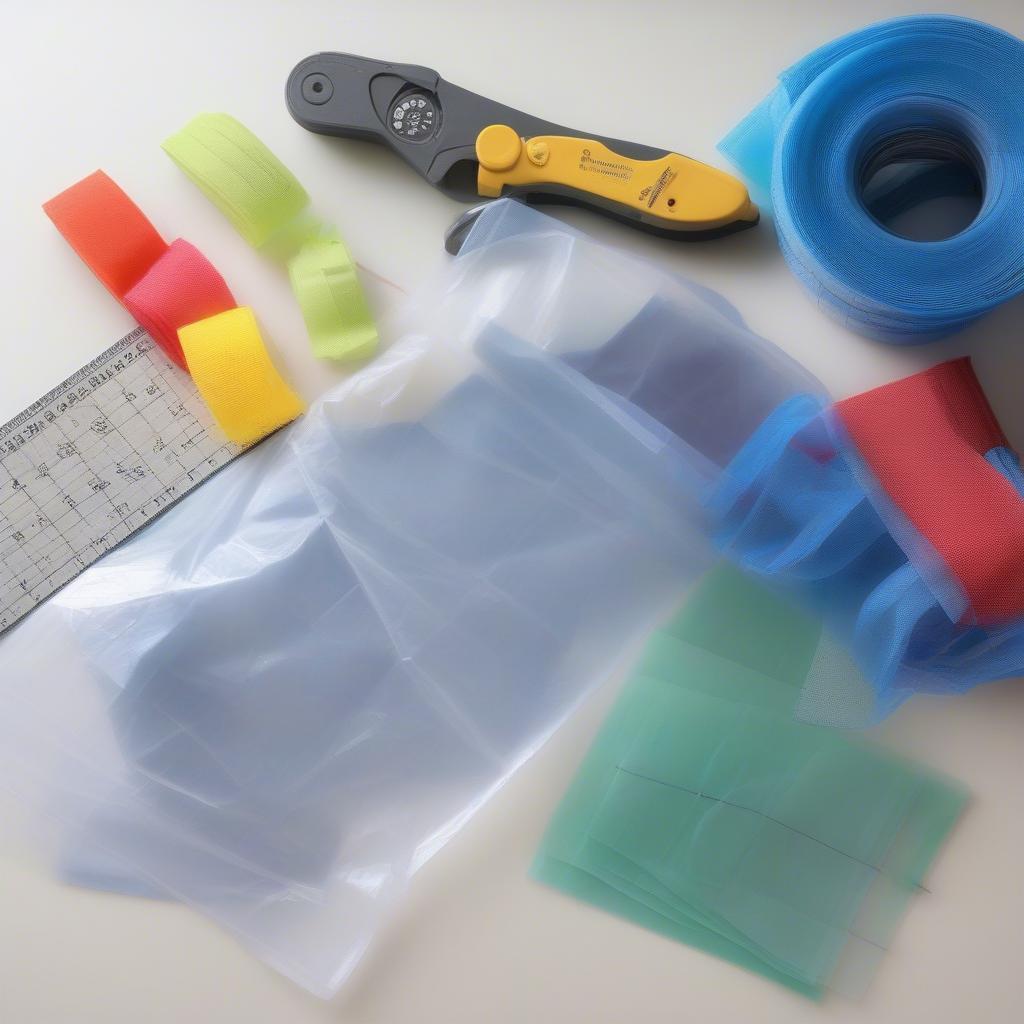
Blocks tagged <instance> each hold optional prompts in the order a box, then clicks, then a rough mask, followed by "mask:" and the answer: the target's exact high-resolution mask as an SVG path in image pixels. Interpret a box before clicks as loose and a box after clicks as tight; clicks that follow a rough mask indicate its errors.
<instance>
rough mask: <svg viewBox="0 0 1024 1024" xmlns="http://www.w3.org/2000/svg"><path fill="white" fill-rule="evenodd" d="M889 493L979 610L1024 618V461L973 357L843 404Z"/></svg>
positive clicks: (839, 407) (992, 618) (853, 434)
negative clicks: (998, 416)
mask: <svg viewBox="0 0 1024 1024" xmlns="http://www.w3.org/2000/svg"><path fill="white" fill-rule="evenodd" d="M836 416H837V417H838V419H839V422H840V423H841V424H842V426H843V429H844V430H845V432H846V434H847V436H848V437H849V439H850V442H851V443H852V445H853V447H854V448H855V449H856V451H857V452H858V454H859V456H860V458H861V459H863V460H864V463H865V466H866V467H867V469H869V470H870V472H871V473H872V474H873V476H874V477H875V479H877V481H878V483H879V486H880V487H881V488H882V490H883V491H884V492H885V494H886V496H887V497H888V498H889V499H890V500H891V501H892V502H893V503H894V504H895V505H896V507H897V508H898V509H899V510H900V512H901V513H902V514H903V515H904V516H905V517H906V518H907V520H908V521H909V522H910V524H911V525H912V526H913V527H914V529H915V530H917V532H918V533H919V534H920V535H921V536H922V537H923V538H924V540H925V541H926V542H927V544H928V546H929V547H930V548H931V549H932V550H934V552H935V553H936V554H937V555H938V557H939V558H940V559H941V560H942V562H943V564H944V565H945V566H946V567H948V569H949V571H950V573H951V574H952V575H953V576H954V577H955V579H956V581H957V584H958V585H959V587H960V588H961V589H962V590H963V592H964V593H965V595H966V597H967V601H968V604H969V619H970V621H971V622H975V623H978V624H979V625H983V626H993V625H1000V624H1002V623H1006V622H1010V621H1013V620H1014V619H1018V618H1022V617H1024V493H1022V489H1021V480H1022V477H1021V474H1020V462H1019V460H1018V458H1017V456H1016V454H1015V453H1014V452H1012V451H1011V450H1010V447H1009V442H1008V441H1007V439H1006V435H1005V434H1004V433H1003V431H1002V428H1001V427H1000V426H999V423H998V421H997V420H996V417H995V413H994V412H993V411H992V408H991V406H990V405H989V403H988V399H987V398H986V397H985V393H984V392H983V391H982V388H981V384H980V383H979V382H978V378H977V377H976V376H975V374H974V369H973V368H972V366H971V361H970V360H969V359H958V360H955V361H953V362H949V363H943V364H941V365H940V366H936V367H933V368H932V369H930V370H926V371H925V372H924V373H918V374H915V375H914V376H912V377H907V378H906V379H904V380H901V381H897V382H895V383H893V384H888V385H886V386H885V387H882V388H877V389H875V390H874V391H869V392H867V394H863V395H858V396H856V397H854V398H849V399H846V400H845V401H842V402H838V403H837V404H836Z"/></svg>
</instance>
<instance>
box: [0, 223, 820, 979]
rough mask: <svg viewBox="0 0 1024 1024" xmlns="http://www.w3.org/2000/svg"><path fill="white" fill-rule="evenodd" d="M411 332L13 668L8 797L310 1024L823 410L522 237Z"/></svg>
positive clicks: (734, 325)
mask: <svg viewBox="0 0 1024 1024" xmlns="http://www.w3.org/2000/svg"><path fill="white" fill-rule="evenodd" d="M652 317H653V318H654V320H655V321H656V329H653V330H652V328H651V319H652ZM402 322H403V323H404V324H405V327H404V329H402V330H401V331H400V334H401V337H400V340H398V341H397V342H396V344H395V345H394V346H393V347H392V348H391V349H390V351H388V352H387V353H386V354H385V355H384V356H383V357H382V358H381V359H379V360H378V361H377V362H376V363H374V364H373V365H371V366H369V367H367V368H366V369H365V370H364V371H362V372H361V373H359V374H358V375H357V376H355V377H354V378H352V379H351V380H350V381H349V382H347V383H346V384H344V385H342V386H341V387H339V388H338V389H336V390H335V391H334V392H333V393H332V394H330V395H328V396H327V397H326V398H324V399H322V400H321V401H320V402H318V403H317V404H316V405H315V406H314V407H313V408H312V409H311V411H310V412H309V414H308V415H307V416H306V417H305V418H304V419H303V420H302V421H300V422H298V423H296V424H295V425H293V426H292V427H290V428H288V429H287V430H285V431H282V432H281V433H280V434H278V435H277V436H275V437H273V438H271V439H270V440H268V441H267V442H265V443H264V444H262V445H261V446H260V447H259V448H257V449H256V450H254V451H252V452H251V453H249V454H248V455H246V456H245V457H244V458H242V459H240V460H238V461H237V462H236V463H234V464H232V465H231V466H229V467H227V468H226V469H225V470H224V471H222V472H221V473H220V474H219V475H218V476H217V477H216V478H215V479H213V480H212V481H210V482H209V483H207V484H206V485H204V487H203V488H202V489H201V490H200V491H198V492H197V493H196V494H195V495H193V496H190V497H189V498H188V499H187V500H185V501H183V502H181V503H180V504H179V505H178V506H176V507H175V508H174V509H172V510H171V511H170V512H169V513H168V514H167V515H165V516H164V517H162V518H161V519H160V520H159V521H157V522H156V523H154V524H152V525H151V526H150V527H149V528H148V529H147V530H146V531H144V532H143V533H141V534H140V535H138V536H137V537H135V538H134V539H133V540H132V541H131V542H129V543H128V544H126V545H124V546H123V547H122V548H120V549H119V550H117V551H115V552H113V553H111V554H110V555H108V556H107V557H106V558H105V559H104V560H103V561H102V562H100V563H98V564H97V565H96V566H94V567H93V568H92V569H91V570H90V571H89V572H88V573H86V574H85V575H84V576H82V577H81V578H80V579H79V580H78V581H76V582H75V583H74V584H72V585H71V586H69V587H68V588H67V589H66V590H64V591H63V592H62V593H61V594H60V595H59V596H58V597H57V598H56V599H55V600H54V601H52V602H51V603H50V604H49V605H47V606H46V607H45V608H43V609H41V610H40V611H38V612H37V613H36V614H35V615H33V616H32V617H30V618H29V619H28V620H26V621H25V622H24V623H23V624H22V625H20V626H19V627H18V628H17V629H16V630H15V631H14V632H13V633H12V634H11V635H10V636H8V637H6V638H5V640H4V642H3V645H2V647H0V658H2V665H3V683H2V686H0V762H2V763H0V773H2V778H3V779H4V781H5V782H6V783H7V784H8V785H10V786H12V787H13V788H15V789H16V790H18V791H19V792H20V793H21V794H22V795H23V796H24V797H25V798H26V799H27V800H28V801H29V802H30V803H31V804H32V805H33V806H35V807H39V808H40V809H42V810H44V811H45V812H47V816H48V818H49V819H50V820H52V821H54V822H57V823H58V828H57V842H58V846H59V850H60V853H59V857H60V861H61V864H62V867H63V870H64V871H65V873H66V874H67V875H68V877H71V878H74V879H77V880H82V881H86V882H88V883H89V884H94V885H98V886H101V887H109V888H118V889H123V890H128V891H135V892H139V891H142V892H154V893H162V894H166V895H169V896H172V897H175V898H178V899H181V900H184V901H186V902H188V903H190V904H192V905H193V906H195V907H197V908H198V909H200V910H202V911H203V912H205V913H206V914H208V915H209V916H210V917H212V918H213V919H215V920H216V921H218V922H220V923H221V924H222V925H224V926H225V927H227V928H229V929H230V930H231V931H233V932H234V933H235V934H237V935H238V936H239V937H240V938H241V939H242V940H243V941H244V942H245V943H246V944H247V945H248V946H249V947H250V948H251V949H253V951H254V952H256V953H257V954H258V955H259V956H261V957H262V958H263V959H264V960H266V961H267V962H268V963H270V964H271V965H273V966H274V967H275V968H277V969H278V970H280V971H281V972H283V973H284V974H286V975H288V976H289V977H291V978H292V979H294V980H295V981H297V982H298V983H299V984H301V985H303V986H305V987H306V988H308V989H309V990H311V991H312V992H315V993H317V994H319V995H321V996H327V995H329V994H331V993H332V992H334V991H335V990H336V989H337V988H338V986H339V985H340V984H341V983H342V982H343V981H344V979H345V978H346V976H347V975H348V974H349V973H350V971H351V970H352V968H353V967H354V966H355V964H356V963H357V961H358V960H359V958H360V956H361V955H362V953H363V951H364V950H365V948H366V946H367V944H368V943H369V941H370V939H371V938H372V936H373V933H374V931H375V929H376V928H377V927H378V925H379V923H380V921H381V918H382V916H383V914H384V913H385V912H386V910H387V908H388V907H389V906H390V905H391V904H392V903H393V901H394V900H395V898H396V897H397V896H398V895H399V894H400V893H401V891H402V889H403V887H404V886H405V884H406V882H407V880H408V879H409V877H410V876H411V874H412V873H413V872H414V871H415V870H416V869H417V868H418V867H419V866H420V865H422V864H423V863H424V861H426V860H427V859H428V858H429V857H430V856H431V855H432V854H433V853H435V852H436V851H437V850H438V849H439V848H440V847H441V846H442V845H443V844H444V843H445V842H446V841H447V840H448V839H449V838H450V837H451V836H452V835H453V834H454V833H455V832H456V831H457V830H458V829H459V827H460V826H461V825H462V824H463V823H464V822H465V821H466V820H467V819H468V817H469V816H470V815H471V814H472V813H473V812H474V811H475V809H476V808H477V807H479V806H480V804H481V803H482V802H483V801H484V800H486V799H487V797H488V796H489V795H490V794H491V793H492V792H494V791H495V789H497V788H498V787H499V786H500V785H501V784H502V783H503V781H504V780H505V779H507V778H508V776H509V774H510V773H511V772H512V771H513V770H514V769H515V768H516V766H517V765H519V764H520V763H522V761H523V760H524V759H526V758H527V757H529V756H530V755H531V754H532V753H533V752H534V751H535V750H536V749H537V747H538V746H539V745H540V744H541V743H542V742H543V741H544V739H545V738H546V737H547V736H548V735H549V734H550V733H551V731H552V730H553V729H554V728H556V727H557V725H558V724H559V722H561V721H562V720H563V718H564V717H565V716H566V715H567V714H568V713H569V712H570V711H571V710H572V708H573V707H574V706H575V705H576V704H577V702H578V701H579V700H580V699H581V698H582V697H583V696H584V695H585V694H586V693H587V692H588V690H589V689H590V688H591V687H592V686H593V685H594V684H596V683H597V682H598V681H600V680H601V679H602V678H604V677H605V676H606V675H607V674H608V673H609V672H610V671H611V670H612V668H613V667H614V665H615V663H616V661H617V659H619V658H620V657H622V656H623V655H624V654H625V653H626V652H628V650H629V649H630V647H631V646H633V645H635V644H636V643H638V642H639V641H640V640H641V639H642V638H643V636H644V635H645V634H646V633H647V632H648V631H649V630H650V629H651V628H652V626H653V625H654V624H655V623H656V622H657V621H659V619H660V618H661V617H662V616H663V615H664V614H665V613H666V612H667V610H668V609H669V608H670V607H671V606H672V604H673V602H675V601H676V600H678V598H679V596H680V594H681V593H682V592H683V591H684V589H685V587H686V586H687V584H688V583H689V582H690V581H691V580H692V579H694V578H695V577H696V576H697V575H698V574H699V573H701V572H702V571H704V570H705V569H706V568H707V566H708V565H709V564H710V563H711V561H712V559H713V553H712V550H711V545H710V543H709V540H708V536H709V530H708V523H707V517H706V510H705V507H704V498H705V496H706V494H707V491H708V487H709V486H711V484H712V483H713V481H714V479H715V477H716V473H717V467H719V466H721V465H722V464H723V462H724V461H725V460H726V459H728V458H729V457H730V456H731V455H732V454H733V451H734V450H735V448H736V447H737V446H738V445H739V444H740V443H742V439H743V438H742V436H741V435H742V434H743V433H744V431H745V430H746V429H747V428H746V427H744V428H743V429H740V430H737V426H736V425H737V423H741V424H742V423H748V424H749V429H753V428H754V427H755V426H756V424H757V422H759V421H760V419H762V418H763V416H764V415H766V414H767V411H768V410H770V409H771V408H772V407H773V406H774V405H775V404H777V403H778V401H779V400H780V399H781V398H784V397H786V396H787V394H794V393H796V392H800V391H807V390H819V391H820V386H818V385H817V383H816V382H815V381H814V380H813V378H811V377H810V376H809V375H808V374H807V373H806V372H805V371H803V370H802V369H801V368H800V367H799V366H797V364H795V363H793V362H792V360H790V359H788V357H786V356H784V355H783V354H782V353H781V352H779V351H778V350H777V349H775V348H774V347H773V346H771V345H769V344H768V343H767V342H764V341H763V340H761V339H759V338H756V337H755V336H754V335H752V334H751V333H750V332H749V331H747V329H746V328H745V327H744V326H743V325H742V322H741V321H740V320H739V318H738V316H737V315H736V314H735V313H734V311H732V310H731V308H729V307H728V306H726V305H725V304H724V303H722V302H721V300H719V299H717V298H716V297H712V296H709V294H708V293H706V292H705V291H704V290H703V289H700V288H698V287H697V286H693V285H689V284H687V283H686V282H684V281H681V280H679V279H676V278H674V277H671V276H669V275H666V274H664V273H662V272H661V271H659V270H658V269H657V268H655V267H652V266H650V265H647V264H644V263H640V262H638V261H635V260H632V259H630V258H629V257H626V256H624V255H623V254H620V253H617V252H615V251H614V250H610V249H607V248H606V247H603V246H601V245H599V244H597V243H595V242H593V241H590V240H588V239H586V238H585V237H583V236H580V235H578V234H576V233H575V232H573V231H571V230H569V229H566V228H565V227H563V226H560V225H558V224H557V223H556V222H554V221H551V220H549V219H548V218H547V217H544V216H543V215H541V214H539V213H536V212H535V211H531V210H529V209H526V208H524V207H521V206H519V205H517V204H514V203H496V204H493V205H492V206H491V207H489V208H488V209H487V211H486V212H485V213H484V214H483V215H482V216H481V217H480V219H479V221H478V224H477V226H476V227H475V228H474V231H473V232H472V234H471V235H470V236H469V238H468V240H467V243H466V245H465V247H464V250H463V252H462V254H461V255H460V257H459V258H458V259H457V260H456V261H454V262H453V263H451V264H449V265H448V266H447V267H446V268H445V270H444V271H443V272H442V273H441V274H440V275H439V277H438V278H437V279H436V280H434V281H433V282H431V284H430V285H429V286H428V287H427V288H426V289H425V290H424V291H423V292H422V293H421V294H420V296H419V297H418V298H417V299H415V300H414V301H412V302H411V303H410V305H409V307H408V308H407V310H406V311H405V314H404V317H403V318H402ZM631 332H632V334H633V335H634V336H638V337H640V338H642V339H644V342H645V343H644V344H643V345H642V346H640V347H639V348H636V349H632V348H629V346H625V347H623V344H622V342H623V340H624V339H627V340H628V338H629V337H630V333H631ZM630 352H632V353H633V355H632V356H631V357H630V358H627V359H626V360H625V361H623V359H622V356H623V354H624V353H625V354H626V355H629V353H630ZM581 368H583V372H581ZM588 373H589V374H590V375H591V376H592V377H593V378H594V379H593V380H592V379H590V378H589V377H588V376H587V374H588ZM622 373H628V374H631V375H632V376H631V380H632V383H631V384H630V388H633V389H640V390H642V391H643V393H644V394H645V395H648V396H654V397H652V398H651V399H650V403H649V404H650V408H651V409H652V410H653V412H652V413H651V414H648V413H647V412H644V411H643V410H641V409H639V408H637V407H634V406H632V405H631V404H630V403H629V402H628V401H627V398H628V395H629V394H630V393H632V392H631V391H630V390H629V389H627V388H626V387H624V386H615V387H610V386H608V385H609V384H612V383H614V381H615V380H618V381H620V382H621V381H622V380H623V379H624V378H623V377H622ZM616 374H618V376H616ZM613 378H614V379H613ZM716 381H717V384H716ZM715 386H717V387H718V396H719V400H718V401H716V402H707V401H705V402H704V406H703V411H702V413H701V415H700V416H699V417H691V418H689V419H688V420H687V421H686V423H685V424H684V425H682V426H681V425H680V424H679V423H677V422H676V421H674V420H672V419H671V417H670V415H669V412H670V411H671V409H674V408H676V407H677V406H678V404H679V402H680V401H682V402H685V401H686V400H687V395H697V394H701V395H703V394H705V393H706V389H707V388H708V387H715ZM659 388H660V389H662V390H661V393H662V394H663V395H664V396H665V397H666V398H668V399H670V400H669V401H667V402H665V403H662V405H660V406H659V404H658V402H657V401H656V400H655V399H656V398H657V395H658V394H659V390H658V389H659ZM665 389H668V390H667V391H666V390H665ZM680 391H681V392H682V394H679V392H680ZM624 396H625V397H624ZM658 416H663V418H664V420H665V422H661V421H660V420H659V419H658V418H656V417H658Z"/></svg>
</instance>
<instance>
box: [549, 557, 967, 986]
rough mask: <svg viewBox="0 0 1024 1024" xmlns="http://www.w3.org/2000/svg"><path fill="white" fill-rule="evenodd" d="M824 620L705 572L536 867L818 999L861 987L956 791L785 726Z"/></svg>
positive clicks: (949, 819)
mask: <svg viewBox="0 0 1024 1024" xmlns="http://www.w3.org/2000/svg"><path fill="white" fill-rule="evenodd" d="M820 628H821V626H820V621H818V620H815V619H814V618H813V617H809V616H807V615H805V614H804V613H802V612H800V611H799V610H797V609H796V608H795V607H792V606H788V605H786V604H785V603H784V602H783V601H780V600H779V599H778V598H777V597H775V596H774V595H772V594H771V593H770V592H769V591H767V590H766V589H765V588H764V587H763V586H761V585H759V584H758V583H757V582H756V581H754V580H752V579H750V578H749V577H746V576H743V575H741V574H740V573H739V572H737V571H736V570H735V569H734V568H732V567H728V566H726V567H724V568H721V569H716V570H714V571H712V572H711V573H710V574H709V575H708V577H707V578H706V579H705V580H704V581H703V582H702V584H701V586H700V587H699V588H698V591H697V593H696V594H695V595H694V596H693V597H692V599H691V600H690V601H689V602H688V603H687V604H686V605H685V606H684V607H683V609H682V611H680V612H679V613H678V614H677V615H676V616H675V618H674V619H673V620H672V621H671V622H670V623H669V624H668V625H666V626H665V627H663V628H662V629H660V630H658V631H657V632H656V633H655V634H654V635H653V637H652V638H651V640H650V641H649V642H648V644H647V647H646V649H645V651H644V654H643V656H642V657H641V659H640V661H639V662H638V663H637V665H636V666H635V668H634V669H633V672H632V675H631V678H630V680H629V682H627V684H626V687H625V689H624V691H623V694H622V696H621V697H620V699H619V701H618V703H617V704H616V706H615V707H614V708H613V710H612V712H611V714H610V715H609V717H608V719H607V721H606V722H605V724H604V726H603V728H602V730H601V732H600V734H599V736H598V738H597V740H596V741H595V743H594V745H593V746H592V748H591V750H590V752H589V753H588V754H587V757H586V759H585V761H584V763H583V765H582V766H581V768H580V770H579V772H578V774H577V776H576V779H575V780H574V782H573V783H572V785H571V787H570V789H569V791H568V793H567V794H566V796H565V798H564V800H563V802H562V804H561V806H560V807H559V809H558V810H557V812H556V813H555V816H554V819H553V820H552V822H551V824H550V826H549V828H548V831H547V834H546V836H545V838H544V840H543V842H542V844H541V848H540V850H539V852H538V855H537V858H536V860H535V863H534V866H533V874H534V876H535V877H536V878H538V879H539V880H541V881H543V882H546V883H548V884H550V885H553V886H555V887H556V888H559V889H562V890H563V891H565V892H568V893H570V894H571V895H574V896H576V897H577V898H579V899H582V900H585V901H588V902H590V903H593V904H595V905H597V906H599V907H602V908H603V909H605V910H608V911H610V912H612V913H615V914H618V915H620V916H623V917H626V918H629V919H630V920H633V921H635V922H636V923H638V924H640V925H643V926H644V927H647V928H650V929H652V930H654V931H657V932H659V933H662V934H664V935H667V936H669V937H671V938H674V939H676V940H678V941H681V942H685V943H688V944H690V945H693V946H696V947H697V948H699V949H702V950H704V951H705V952H709V953H712V954H714V955H716V956H720V957H723V958H725V959H728V960H731V961H733V962H734V963H736V964H738V965H740V966H742V967H745V968H747V969H748V970H752V971H756V972H758V973H760V974H763V975H764V976H766V977H768V978H771V979H772V980H774V981H777V982H780V983H781V984H784V985H786V986H788V987H789V988H792V989H794V990H795V991H797V992H801V993H802V994H804V995H807V996H810V997H812V998H819V997H821V996H822V995H824V994H825V992H826V991H828V990H831V991H836V992H839V993H841V994H844V995H847V996H851V997H858V996H860V995H862V994H863V992H864V991H865V989H866V987H867V985H868V984H869V983H870V981H871V979H872V977H873V975H874V973H875V971H876V970H877V968H878V966H879V964H880V963H881V961H882V959H883V957H884V954H885V951H886V949H887V948H888V946H889V944H890V940H891V937H892V934H893V932H894V931H895V928H896V926H897V924H898V922H899V920H900V919H901V917H902V915H903V912H904V911H905V909H906V908H907V906H908V905H909V904H910V902H911V901H912V898H913V897H915V896H916V895H917V894H918V893H919V892H920V891H921V886H922V882H923V880H924V878H925V874H926V872H927V869H928V867H929V865H930V863H931V861H932V859H933V858H934V856H935V855H936V853H937V852H938V850H939V848H940V846H941V845H942V843H943V841H944V840H945V838H946V836H947V834H948V833H949V831H950V830H951V829H952V827H953V825H954V824H955V822H956V820H957V818H958V816H959V814H960V812H961V809H962V807H963V804H964V801H965V799H966V796H965V793H964V792H963V790H962V789H961V788H960V787H959V786H957V785H955V784H954V783H951V782H949V781H947V780H945V779H943V778H941V777H940V776H938V775H936V774H934V773H932V772H930V771H929V770H927V769H924V768H922V767H920V766H917V765H914V764H912V763H910V762H907V761H905V760H903V759H901V758H899V757H897V756H895V755H894V754H892V753H889V752H886V751H884V750H881V749H878V748H875V747H871V746H868V745H867V744H865V743H860V742H853V741H851V740H849V739H847V738H846V737H845V736H844V734H842V733H840V732H837V731H835V730H831V729H825V728H821V727H817V726H812V725H807V724H803V723H800V722H797V721H794V719H793V715H792V709H793V704H794V700H795V699H796V697H797V693H798V691H799V688H800V684H801V683H802V681H803V679H804V677H805V675H806V674H807V672H808V671H809V670H810V669H811V667H812V665H813V661H814V657H815V652H816V646H817V641H818V634H819V632H820Z"/></svg>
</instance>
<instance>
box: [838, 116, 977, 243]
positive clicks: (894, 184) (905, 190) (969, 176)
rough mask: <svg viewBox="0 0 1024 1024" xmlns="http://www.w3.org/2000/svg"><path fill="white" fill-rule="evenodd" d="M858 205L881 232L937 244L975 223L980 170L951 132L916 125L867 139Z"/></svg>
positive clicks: (965, 142) (960, 137) (972, 149)
mask: <svg viewBox="0 0 1024 1024" xmlns="http://www.w3.org/2000/svg"><path fill="white" fill-rule="evenodd" d="M857 187H858V194H859V196H860V200H861V203H862V204H863V205H864V208H865V209H866V210H867V211H868V213H869V214H870V215H871V216H872V217H873V218H874V219H875V220H876V221H877V222H878V223H879V224H881V225H882V227H884V228H885V229H886V231H889V232H891V233H892V234H894V235H898V236H899V237H901V238H907V239H910V240H911V241H915V242H938V241H941V240H943V239H946V238H952V237H953V236H954V235H958V234H960V232H961V231H964V230H966V229H967V228H968V227H970V226H971V224H972V223H974V221H975V219H976V218H977V216H978V213H979V212H980V210H981V207H982V203H983V202H984V198H985V165H984V162H983V160H982V158H981V155H980V154H979V152H978V149H977V147H976V146H975V145H974V143H973V142H972V141H971V139H970V138H968V136H967V135H966V134H964V133H962V132H959V131H957V130H956V129H955V128H948V127H945V126H937V125H927V124H924V125H917V126H909V127H904V128H897V129H893V128H891V127H884V128H879V129H878V130H876V131H875V132H873V133H871V134H869V136H868V137H867V139H866V140H865V144H864V146H863V147H862V149H861V157H860V161H859V166H858V169H857Z"/></svg>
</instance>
